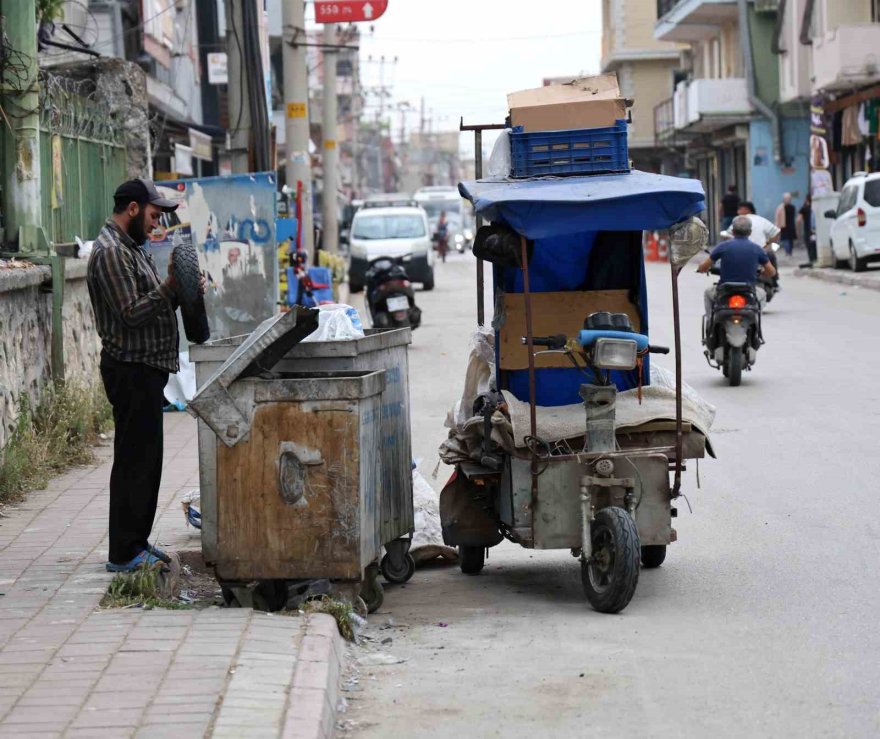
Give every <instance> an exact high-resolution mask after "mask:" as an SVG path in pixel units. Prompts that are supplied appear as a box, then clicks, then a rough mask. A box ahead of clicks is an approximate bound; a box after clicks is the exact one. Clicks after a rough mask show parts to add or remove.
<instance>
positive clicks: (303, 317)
mask: <svg viewBox="0 0 880 739" xmlns="http://www.w3.org/2000/svg"><path fill="white" fill-rule="evenodd" d="M316 313H317V312H316V311H311V310H307V309H297V310H294V311H291V312H289V313H286V314H281V315H279V316H276V317H274V318H272V319H269V320H268V321H266V322H264V323H263V324H262V325H261V326H260V327H259V328H258V329H257V330H256V331H254V333H253V334H251V335H250V336H249V337H247V339H246V340H245V341H244V342H243V343H242V344H240V345H239V346H238V347H237V348H236V349H235V351H233V352H232V353H231V355H230V357H229V358H228V359H227V361H226V362H224V363H223V364H222V365H221V366H220V367H219V368H218V369H217V371H216V372H215V373H214V374H213V375H212V376H211V378H210V379H209V380H208V381H206V382H205V383H204V384H203V385H202V387H201V388H200V389H199V392H198V393H197V395H196V397H194V398H193V400H192V401H191V403H190V408H191V410H192V411H193V413H194V414H196V415H197V416H198V417H199V419H200V422H201V423H204V424H205V426H206V427H207V428H208V429H209V430H210V432H211V434H212V436H213V437H214V438H213V454H212V455H211V456H210V463H211V465H213V469H212V470H211V475H212V476H213V480H214V484H213V487H212V488H211V489H210V490H209V491H207V493H208V494H207V496H206V494H205V493H206V491H205V490H202V502H203V506H204V504H205V503H207V502H210V504H211V508H212V509H213V512H214V516H215V518H214V527H215V528H214V531H213V537H214V545H215V549H214V552H213V556H212V559H211V562H212V564H213V567H214V570H215V573H216V575H217V579H218V580H219V581H220V583H221V586H223V588H224V596H226V597H227V599H229V600H231V599H232V598H236V599H239V600H240V597H239V595H240V594H241V593H244V592H246V588H248V586H249V584H252V583H254V582H255V581H256V583H257V586H256V589H255V590H248V591H247V592H250V593H254V592H255V593H256V595H255V596H254V598H255V600H256V598H257V597H259V598H260V599H261V600H262V603H260V604H258V605H261V606H263V607H267V608H270V609H274V608H280V607H282V606H283V605H284V603H285V602H286V600H287V594H288V586H289V585H290V584H291V583H293V582H300V581H305V580H314V579H327V580H329V581H331V582H332V583H333V588H334V590H335V591H337V592H338V593H339V594H340V595H343V596H345V597H348V598H350V599H352V600H354V599H355V598H356V597H357V596H358V595H361V596H362V597H363V598H364V601H365V602H366V605H367V607H368V608H369V609H370V610H375V608H378V607H379V605H380V604H381V602H382V589H381V586H380V585H379V584H378V583H377V582H376V580H375V578H376V573H377V571H378V568H377V565H376V562H377V559H378V556H379V553H380V549H381V546H382V544H383V543H384V542H383V541H382V535H381V525H380V518H381V502H380V501H381V492H382V484H383V482H382V477H383V476H382V469H383V461H382V460H383V449H382V444H383V440H382V393H383V391H384V390H385V387H386V373H385V371H384V370H349V371H318V370H314V371H290V370H288V369H285V368H283V367H282V366H281V365H280V364H279V360H280V359H281V357H283V356H284V355H285V354H286V353H287V352H288V351H289V350H290V348H291V347H292V346H293V345H295V343H296V342H298V341H299V340H301V339H302V338H303V337H304V336H306V335H307V334H308V333H310V332H311V331H313V330H314V328H315V327H316V325H317V322H316V321H317V319H316ZM205 446H207V442H204V443H201V440H200V447H205ZM204 461H205V460H204V459H201V458H200V463H201V462H204ZM200 467H201V468H202V469H201V472H202V474H203V475H205V474H208V470H206V469H205V468H204V465H202V464H200Z"/></svg>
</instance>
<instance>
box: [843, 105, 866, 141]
mask: <svg viewBox="0 0 880 739" xmlns="http://www.w3.org/2000/svg"><path fill="white" fill-rule="evenodd" d="M841 127H842V133H841V139H840V143H841V144H842V145H843V146H858V145H859V144H860V143H862V133H861V131H860V130H859V106H858V105H850V106H849V107H848V108H845V109H844V111H843V121H842V123H841Z"/></svg>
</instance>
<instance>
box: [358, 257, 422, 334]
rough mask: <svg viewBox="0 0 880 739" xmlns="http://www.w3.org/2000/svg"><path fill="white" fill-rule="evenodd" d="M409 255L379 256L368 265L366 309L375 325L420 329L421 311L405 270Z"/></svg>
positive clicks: (377, 326)
mask: <svg viewBox="0 0 880 739" xmlns="http://www.w3.org/2000/svg"><path fill="white" fill-rule="evenodd" d="M406 259H407V256H401V257H379V258H377V259H374V260H372V261H371V262H370V263H369V265H368V266H367V273H366V275H365V277H364V284H365V288H366V290H365V292H366V304H367V310H368V311H369V313H370V320H371V322H372V324H373V327H374V328H403V327H405V326H409V327H410V328H411V329H417V328H418V327H419V325H420V324H421V322H422V311H421V310H420V309H419V308H418V306H416V298H415V292H414V291H413V288H412V284H411V283H410V281H409V277H408V275H407V274H406V268H405V267H404V263H405V261H406Z"/></svg>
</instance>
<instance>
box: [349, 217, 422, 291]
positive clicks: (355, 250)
mask: <svg viewBox="0 0 880 739" xmlns="http://www.w3.org/2000/svg"><path fill="white" fill-rule="evenodd" d="M349 243H350V245H351V246H350V250H349V265H348V285H349V289H350V290H351V292H360V291H361V290H363V289H364V277H365V276H366V274H367V269H368V268H369V264H370V262H372V261H373V260H374V259H378V258H379V257H401V256H407V255H408V258H407V259H404V266H405V267H406V273H407V276H408V277H409V279H410V280H411V281H412V282H421V283H422V287H424V289H425V290H433V289H434V249H433V247H432V244H431V235H430V232H429V230H428V217H427V215H425V211H424V210H423V209H422V208H419V207H416V206H397V207H391V208H382V207H378V208H373V207H364V208H361V209H360V210H359V211H358V212H357V213H355V216H354V219H353V220H352V222H351V235H350V237H349Z"/></svg>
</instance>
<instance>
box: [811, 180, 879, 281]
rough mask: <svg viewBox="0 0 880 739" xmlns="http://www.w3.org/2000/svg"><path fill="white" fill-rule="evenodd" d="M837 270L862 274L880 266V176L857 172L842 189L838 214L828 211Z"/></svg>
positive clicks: (827, 215) (826, 214)
mask: <svg viewBox="0 0 880 739" xmlns="http://www.w3.org/2000/svg"><path fill="white" fill-rule="evenodd" d="M825 217H826V218H834V222H833V223H832V224H831V232H830V238H831V251H832V253H833V255H834V266H835V267H845V266H847V265H849V267H850V269H852V271H853V272H861V271H862V270H863V269H865V265H867V264H868V262H880V172H878V173H873V174H866V173H864V172H857V173H856V174H854V175H853V176H852V177H851V178H850V179H849V180H847V182H846V184H845V185H844V186H843V191H842V192H841V193H840V201H839V202H838V204H837V210H836V211H834V210H829V211H827V212H826V213H825Z"/></svg>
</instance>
